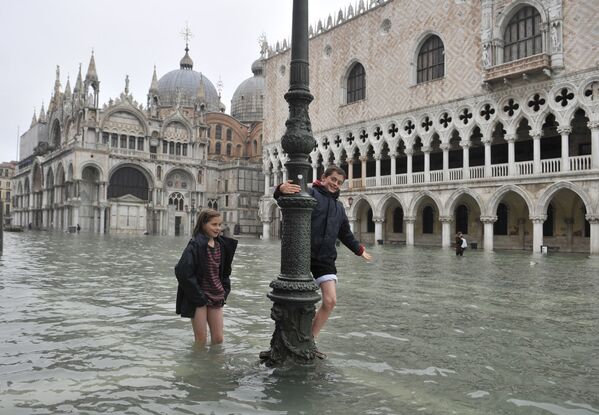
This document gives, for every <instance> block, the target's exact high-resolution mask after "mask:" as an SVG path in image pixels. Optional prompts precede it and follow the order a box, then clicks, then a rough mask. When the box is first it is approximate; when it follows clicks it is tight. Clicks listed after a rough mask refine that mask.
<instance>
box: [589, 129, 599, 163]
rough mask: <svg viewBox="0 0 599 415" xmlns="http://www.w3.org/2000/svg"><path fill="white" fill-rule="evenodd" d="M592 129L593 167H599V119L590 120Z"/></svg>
mask: <svg viewBox="0 0 599 415" xmlns="http://www.w3.org/2000/svg"><path fill="white" fill-rule="evenodd" d="M587 125H588V126H589V128H590V129H591V168H592V169H594V170H596V169H599V121H590V122H589V123H588V124H587Z"/></svg>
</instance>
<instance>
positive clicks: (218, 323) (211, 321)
mask: <svg viewBox="0 0 599 415" xmlns="http://www.w3.org/2000/svg"><path fill="white" fill-rule="evenodd" d="M208 327H210V342H211V343H212V344H218V343H222V342H223V340H224V322H223V307H218V308H213V307H208Z"/></svg>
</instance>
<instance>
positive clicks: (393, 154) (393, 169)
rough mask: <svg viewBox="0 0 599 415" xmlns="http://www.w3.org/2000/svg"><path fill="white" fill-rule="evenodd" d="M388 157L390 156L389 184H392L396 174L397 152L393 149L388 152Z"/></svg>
mask: <svg viewBox="0 0 599 415" xmlns="http://www.w3.org/2000/svg"><path fill="white" fill-rule="evenodd" d="M389 157H390V158H391V186H393V185H394V184H395V176H396V175H397V153H396V152H395V151H393V152H390V153H389Z"/></svg>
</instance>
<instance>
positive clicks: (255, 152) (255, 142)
mask: <svg viewBox="0 0 599 415" xmlns="http://www.w3.org/2000/svg"><path fill="white" fill-rule="evenodd" d="M257 154H258V142H257V141H256V140H254V153H253V154H252V156H255V155H257Z"/></svg>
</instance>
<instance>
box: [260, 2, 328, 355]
mask: <svg viewBox="0 0 599 415" xmlns="http://www.w3.org/2000/svg"><path fill="white" fill-rule="evenodd" d="M308 75H309V68H308V0H293V25H292V35H291V65H290V79H289V91H288V92H287V93H286V94H285V100H286V101H287V102H288V104H289V118H288V119H287V122H286V123H285V126H286V127H287V130H286V131H285V134H284V135H283V138H282V139H281V144H282V146H283V150H284V151H285V153H287V155H288V157H289V160H288V161H287V163H285V167H286V168H287V171H288V172H289V176H288V177H289V179H290V180H293V182H294V183H296V184H299V185H300V186H301V191H300V193H295V194H292V195H283V196H281V197H280V198H279V199H278V204H279V207H280V208H281V213H282V217H283V223H282V232H281V273H280V274H279V277H278V278H277V279H276V280H273V281H272V282H271V283H270V287H271V288H272V292H270V293H269V294H268V298H270V299H271V300H272V301H273V303H274V304H273V306H272V310H271V318H272V319H273V320H274V321H275V331H274V333H273V335H272V339H271V341H270V350H268V351H265V352H262V353H260V359H261V360H262V361H263V362H264V363H266V364H267V365H270V366H273V365H280V364H282V363H284V362H285V361H287V360H291V361H294V362H300V363H303V362H309V361H312V360H313V359H314V358H315V357H317V356H316V345H315V344H314V338H313V337H312V319H313V318H314V314H315V307H314V304H316V302H317V301H318V300H319V299H320V296H319V295H318V293H317V291H318V287H317V286H316V284H314V280H313V278H312V277H311V275H310V225H311V224H310V221H311V215H312V210H313V209H314V206H315V205H316V200H314V198H312V197H311V196H310V195H309V194H308V193H307V187H306V177H307V176H308V171H309V169H310V164H309V163H308V154H309V153H310V152H311V151H312V149H313V148H314V146H315V145H316V142H315V140H314V137H313V135H312V127H311V124H310V117H309V114H308V106H309V105H310V102H312V100H313V99H314V97H313V96H312V94H310V88H309V76H308Z"/></svg>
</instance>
